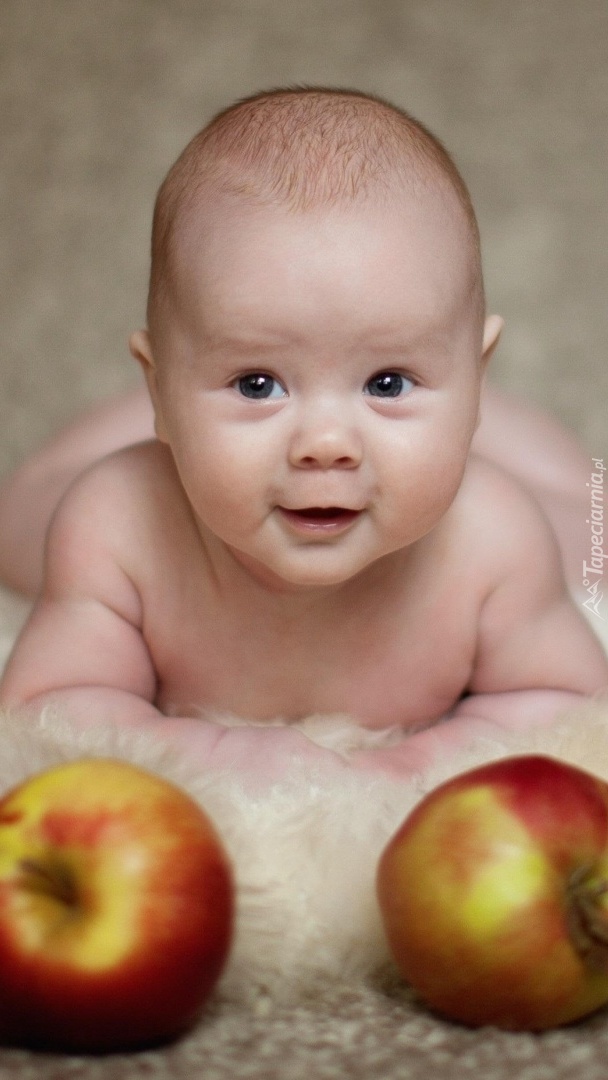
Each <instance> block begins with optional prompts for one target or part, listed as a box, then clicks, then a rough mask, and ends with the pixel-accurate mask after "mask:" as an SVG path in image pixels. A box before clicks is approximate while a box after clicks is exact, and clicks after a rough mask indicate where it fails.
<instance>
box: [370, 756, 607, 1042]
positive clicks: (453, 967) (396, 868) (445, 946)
mask: <svg viewBox="0 0 608 1080" xmlns="http://www.w3.org/2000/svg"><path fill="white" fill-rule="evenodd" d="M377 888H378V899H379V903H380V909H381V912H382V917H383V920H384V926H385V929H386V934H387V937H388V942H389V945H390V948H391V950H392V953H393V956H394V958H395V961H396V964H397V966H398V968H399V969H400V971H401V973H402V975H403V976H404V977H405V979H406V980H408V981H409V982H410V983H411V984H412V986H413V987H414V988H415V989H416V990H417V992H418V993H419V995H420V997H421V998H422V999H423V1000H424V1001H425V1002H426V1003H427V1004H428V1005H429V1006H431V1007H432V1008H433V1009H435V1010H437V1011H438V1012H440V1013H442V1014H444V1015H445V1016H447V1017H450V1018H451V1019H454V1020H459V1021H462V1022H463V1023H466V1024H471V1025H475V1026H477V1025H481V1024H495V1025H497V1026H499V1027H502V1028H507V1029H511V1030H531V1031H538V1030H542V1029H544V1028H548V1027H554V1026H556V1025H559V1024H565V1023H568V1022H569V1021H572V1020H576V1019H578V1018H579V1017H582V1016H585V1015H586V1014H587V1013H589V1012H592V1011H593V1010H594V1009H596V1008H598V1007H599V1006H600V1005H602V1004H604V1003H605V1002H607V1001H608V785H607V784H605V783H604V782H603V781H602V780H599V779H596V778H595V777H593V776H591V775H589V774H588V773H586V772H583V771H582V770H580V769H578V768H574V767H573V766H570V765H567V764H565V763H562V762H559V761H554V760H552V759H550V758H547V757H541V756H524V757H517V758H509V759H506V760H503V761H497V762H495V763H493V764H490V765H485V766H482V767H481V768H477V769H473V770H472V771H470V772H467V773H463V774H462V775H460V776H457V777H456V778H454V779H452V780H450V781H448V782H447V783H444V784H442V785H441V786H439V787H438V788H436V789H435V790H434V791H433V792H431V794H430V795H428V796H427V797H426V798H424V799H423V800H422V801H421V802H420V803H419V804H418V806H417V807H416V808H415V809H414V811H413V812H412V813H411V815H410V816H409V817H408V818H407V819H406V821H405V822H404V823H403V825H402V826H401V828H400V829H399V830H398V831H397V833H396V834H395V836H394V837H393V838H392V840H391V841H390V842H389V844H388V846H387V847H386V848H385V850H384V852H383V854H382V857H381V859H380V863H379V866H378V875H377Z"/></svg>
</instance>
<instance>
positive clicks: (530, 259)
mask: <svg viewBox="0 0 608 1080" xmlns="http://www.w3.org/2000/svg"><path fill="white" fill-rule="evenodd" d="M0 32H1V36H2V40H1V45H0V47H1V51H2V64H1V67H0V146H1V147H2V165H1V166H0V176H1V184H2V199H1V200H0V259H1V262H2V271H3V273H2V280H3V286H2V290H1V291H0V375H1V381H0V425H1V427H0V430H1V431H2V435H1V437H0V473H1V472H2V471H4V470H5V469H6V468H8V467H9V466H10V465H11V464H12V463H14V462H16V461H17V460H18V459H19V458H20V457H21V456H22V455H23V454H24V453H25V452H26V451H27V450H28V449H29V448H31V447H32V446H34V445H35V444H36V443H37V442H38V441H39V440H40V438H41V437H43V436H45V435H47V434H48V433H50V432H51V431H53V430H54V429H55V428H56V427H57V426H58V425H59V424H60V423H61V422H63V421H65V420H67V419H68V418H69V417H70V416H71V415H73V414H74V412H75V411H77V410H78V409H79V408H80V407H82V405H84V404H86V403H87V402H90V401H93V400H94V399H96V398H98V397H101V396H103V395H106V394H109V393H113V392H115V391H118V390H120V389H121V388H122V387H125V386H127V385H130V384H132V383H133V381H134V380H135V379H136V378H137V377H138V375H137V372H136V371H135V369H134V365H133V363H132V361H131V360H130V358H129V356H128V353H127V349H126V344H125V342H126V337H127V334H128V332H129V331H130V329H132V328H134V327H135V326H137V325H138V324H139V323H140V322H141V321H142V313H143V304H144V293H145V283H146V275H147V262H148V232H149V223H150V216H151V207H152V201H153V197H154V194H155V191H156V188H157V186H158V184H159V182H160V180H161V179H162V176H163V175H164V172H165V171H166V169H167V168H168V166H169V165H170V163H171V162H172V160H173V159H174V157H175V156H176V155H177V153H178V152H179V150H180V149H181V148H182V146H183V145H184V144H185V142H186V141H187V139H188V138H189V137H190V136H191V135H192V134H193V133H194V132H195V131H196V130H197V129H198V128H199V127H200V126H202V124H203V123H204V122H205V121H206V120H207V119H208V118H209V116H210V115H211V114H212V113H213V111H214V110H216V109H218V108H220V107H222V106H224V105H226V104H227V103H228V102H230V101H231V100H233V99H234V98H235V97H238V96H240V95H242V94H246V93H249V92H251V91H254V90H256V89H259V88H262V87H266V86H272V85H275V84H282V83H300V82H313V83H326V84H337V85H348V86H356V87H360V88H363V89H366V90H371V91H375V92H378V93H381V94H384V95H387V96H389V97H390V98H392V99H393V100H395V101H396V102H398V103H399V104H400V105H403V106H405V107H406V108H408V109H410V111H412V112H413V113H414V114H415V115H418V116H419V117H420V118H421V119H422V120H424V121H425V122H426V123H427V124H428V125H429V126H431V128H433V129H434V130H435V131H436V132H437V133H438V134H439V136H440V137H441V138H442V139H443V140H444V141H445V142H446V144H447V146H448V147H449V149H450V150H451V151H452V152H453V153H454V155H455V156H456V159H457V161H458V163H459V165H460V166H461V168H462V171H463V172H464V175H465V177H466V179H467V180H468V183H469V185H470V187H471V190H472V193H473V196H474V199H475V202H476V205H477V208H478V212H479V217H480V222H481V227H482V234H483V240H484V251H485V266H486V279H487V285H488V294H489V300H490V306H491V307H492V308H493V309H494V310H498V311H500V312H501V313H502V314H503V315H504V316H505V317H506V319H507V333H506V335H505V337H504V341H503V344H502V347H501V349H500V351H499V354H498V355H497V357H496V360H495V363H494V372H493V377H494V379H495V381H496V382H498V383H500V384H502V385H503V386H505V387H508V388H510V389H513V390H516V391H518V392H521V393H522V394H523V395H524V396H526V397H528V398H529V399H531V400H534V401H537V402H545V403H546V404H547V405H549V406H550V407H551V408H552V409H554V410H555V411H556V412H557V413H558V414H560V415H561V416H563V417H564V418H565V419H566V420H567V421H568V422H569V423H570V424H571V425H573V426H574V427H575V428H576V429H577V430H578V431H579V432H580V433H581V435H582V436H583V437H584V439H585V440H586V443H587V446H588V449H589V452H590V454H593V455H594V456H603V455H605V454H606V453H608V438H607V437H606V432H605V412H606V402H607V401H608V366H607V365H606V362H605V352H604V350H605V343H606V338H607V336H608V335H607V331H608V310H607V304H606V282H607V280H608V274H607V268H608V267H607V263H608V200H607V194H608V192H607V186H606V161H607V160H608V123H607V119H608V117H607V115H606V114H607V112H608V60H607V56H608V3H606V0H580V2H578V3H576V4H573V3H571V0H534V2H527V0H510V2H509V3H505V2H504V0H468V2H467V0H464V2H463V0H332V2H324V0H306V2H299V0H172V2H170V0H105V2H104V3H103V4H100V3H97V2H96V0H2V2H1V4H0Z"/></svg>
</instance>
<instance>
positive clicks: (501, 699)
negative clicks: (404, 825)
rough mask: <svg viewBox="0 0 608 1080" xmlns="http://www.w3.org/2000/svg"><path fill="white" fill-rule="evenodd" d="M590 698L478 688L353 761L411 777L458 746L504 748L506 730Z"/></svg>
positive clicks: (534, 723) (551, 717)
mask: <svg viewBox="0 0 608 1080" xmlns="http://www.w3.org/2000/svg"><path fill="white" fill-rule="evenodd" d="M585 700H588V699H586V698H585V697H584V696H583V695H582V694H574V693H570V692H569V691H562V690H512V691H509V692H506V693H498V694H473V695H471V696H470V697H467V698H464V699H463V700H462V701H461V702H459V704H458V705H457V706H456V708H455V709H454V710H453V711H452V713H451V714H450V715H449V716H448V717H446V718H445V719H443V720H440V721H438V722H437V723H436V724H433V726H432V727H429V728H425V729H424V730H423V731H417V732H414V733H413V734H411V735H407V734H404V737H403V739H402V740H401V741H400V742H399V743H397V744H396V745H395V746H392V747H387V748H383V749H379V750H363V751H360V752H359V753H355V754H353V756H352V763H353V765H354V767H355V768H358V769H365V770H368V771H374V772H383V773H385V774H386V775H388V776H392V777H393V778H394V779H399V780H404V779H408V778H411V777H413V776H419V775H421V774H423V773H424V772H426V771H427V770H428V769H430V768H432V767H434V766H436V765H441V764H442V763H444V762H447V763H448V764H449V763H451V761H452V759H453V758H454V755H455V754H456V753H457V752H459V751H466V750H469V749H475V750H481V749H485V748H487V749H488V751H489V752H490V751H491V750H492V748H495V747H496V746H499V747H501V748H502V747H504V745H505V741H506V740H505V732H517V731H527V730H530V729H531V728H534V727H537V728H541V727H547V726H549V725H550V724H552V723H553V722H554V721H555V720H556V719H557V718H558V717H559V716H560V714H563V713H564V712H566V711H567V710H568V709H574V708H578V707H579V706H580V704H581V702H583V701H585Z"/></svg>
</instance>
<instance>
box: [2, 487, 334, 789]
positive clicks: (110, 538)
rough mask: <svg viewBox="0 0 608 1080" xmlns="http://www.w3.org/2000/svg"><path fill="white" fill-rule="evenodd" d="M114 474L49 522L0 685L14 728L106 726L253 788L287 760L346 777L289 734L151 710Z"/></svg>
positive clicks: (149, 669)
mask: <svg viewBox="0 0 608 1080" xmlns="http://www.w3.org/2000/svg"><path fill="white" fill-rule="evenodd" d="M108 479H109V483H110V484H111V483H112V482H113V479H114V478H113V474H112V467H111V466H101V467H98V468H97V469H96V471H95V473H94V475H92V476H85V477H84V478H82V479H81V480H79V481H78V482H77V484H76V485H75V486H74V487H73V488H72V489H71V491H70V492H69V493H68V495H67V496H66V498H65V499H64V500H63V502H62V504H61V506H60V508H59V510H58V512H57V514H56V515H55V518H54V520H53V523H52V526H51V529H50V532H49V537H48V542H47V560H46V567H47V569H46V577H45V584H44V587H43V590H42V592H41V595H40V597H39V599H38V601H37V602H36V604H35V606H34V608H33V611H32V614H31V616H30V618H29V620H28V622H27V623H26V625H25V627H24V629H23V631H22V633H21V635H20V637H19V640H18V642H17V644H16V647H15V649H14V651H13V654H12V656H11V657H10V659H9V662H8V664H7V667H6V671H5V674H4V677H3V679H2V682H1V683H0V704H2V705H3V706H5V707H9V708H14V710H15V718H16V720H24V721H25V720H27V719H28V718H29V717H30V716H31V717H36V716H39V715H40V713H41V711H42V710H43V709H45V708H50V709H51V710H53V711H56V712H57V713H58V715H59V716H61V717H62V718H65V719H67V720H68V721H69V722H70V723H72V724H73V725H75V726H76V727H80V728H88V727H92V726H95V725H104V726H106V725H111V726H115V727H118V728H128V729H132V730H143V731H146V732H149V733H154V734H156V735H158V737H159V738H160V739H164V740H166V741H167V743H168V744H170V745H171V746H173V747H175V748H176V749H177V750H178V751H183V752H184V753H185V754H186V755H187V756H188V758H189V760H191V761H192V760H196V761H197V762H198V763H200V765H201V766H203V767H205V766H209V767H213V768H216V769H217V768H221V769H230V770H237V771H239V772H241V773H242V774H243V775H244V776H245V777H246V778H248V780H249V781H250V783H253V784H255V785H258V784H260V783H261V784H264V783H266V782H268V781H270V780H272V779H277V777H278V776H280V775H282V774H284V772H285V770H286V768H287V767H288V765H289V763H290V761H291V760H292V759H293V758H298V759H304V760H306V761H307V762H310V761H314V763H315V764H317V765H319V766H326V765H328V764H329V765H331V766H332V767H343V764H342V761H341V759H340V758H339V757H338V756H337V755H336V754H333V753H331V752H330V751H323V750H322V749H321V748H320V747H317V746H315V745H314V744H313V743H312V742H311V740H309V739H307V738H306V736H305V735H303V734H302V733H301V732H298V731H295V730H291V729H275V728H273V729H258V728H224V727H220V726H218V725H216V724H213V723H210V722H207V721H204V720H202V719H194V718H191V717H166V716H164V715H163V714H162V713H161V712H160V711H159V710H158V709H157V708H156V707H155V705H154V700H155V696H156V689H157V679H156V672H155V670H154V664H153V660H152V657H151V654H150V651H149V649H148V646H147V644H146V640H145V636H144V633H143V624H144V612H143V610H142V603H141V598H140V595H139V591H138V589H137V588H136V586H135V584H134V582H133V580H132V578H131V575H130V573H129V571H128V567H126V566H125V565H124V560H123V559H121V557H120V551H121V549H122V548H123V547H124V545H123V537H122V536H121V529H122V528H123V527H124V526H123V525H122V524H121V514H120V510H115V511H114V514H112V512H111V509H110V508H111V506H112V499H111V498H110V497H108V491H107V484H108Z"/></svg>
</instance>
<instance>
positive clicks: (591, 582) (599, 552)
mask: <svg viewBox="0 0 608 1080" xmlns="http://www.w3.org/2000/svg"><path fill="white" fill-rule="evenodd" d="M591 462H592V465H593V472H592V473H591V480H590V481H589V482H588V483H587V487H588V488H589V495H590V501H591V509H590V515H589V517H588V518H587V519H586V524H587V525H589V526H590V539H591V553H590V556H589V562H587V560H586V559H584V560H583V585H584V587H585V588H586V590H587V592H588V593H589V596H588V597H587V599H586V600H583V607H586V608H588V610H589V611H592V612H593V614H594V615H597V617H598V619H601V620H602V622H603V621H604V618H605V616H604V615H602V613H601V611H600V604H601V602H602V597H603V595H604V593H603V591H602V581H603V577H604V560H605V559H608V552H605V551H604V473H605V472H606V466H605V465H604V459H603V458H591Z"/></svg>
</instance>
